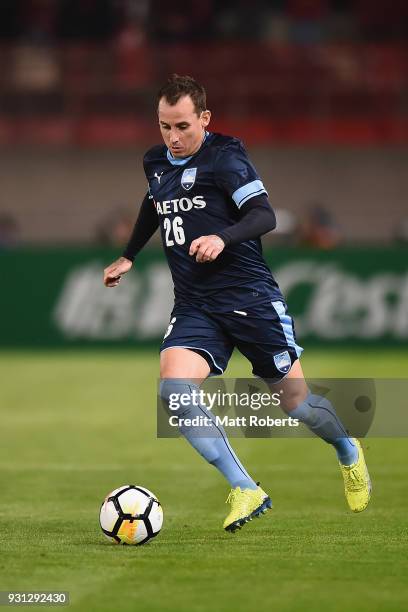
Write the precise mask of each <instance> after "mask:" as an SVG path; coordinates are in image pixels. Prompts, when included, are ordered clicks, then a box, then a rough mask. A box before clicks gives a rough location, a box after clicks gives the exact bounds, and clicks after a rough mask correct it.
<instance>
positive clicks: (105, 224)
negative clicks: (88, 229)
mask: <svg viewBox="0 0 408 612" xmlns="http://www.w3.org/2000/svg"><path fill="white" fill-rule="evenodd" d="M135 218H136V215H135V213H134V212H132V213H130V212H129V211H128V210H126V209H123V208H122V209H119V210H114V211H112V212H111V213H110V214H109V215H108V216H107V217H106V219H104V220H103V221H102V223H101V224H100V226H99V227H98V229H97V234H96V239H97V242H98V244H103V245H107V246H115V247H123V246H124V245H125V244H127V242H128V240H129V238H130V234H131V233H132V230H133V226H134V224H135Z"/></svg>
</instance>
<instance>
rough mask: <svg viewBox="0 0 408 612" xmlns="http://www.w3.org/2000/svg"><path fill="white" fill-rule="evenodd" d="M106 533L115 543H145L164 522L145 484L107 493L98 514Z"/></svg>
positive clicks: (120, 488)
mask: <svg viewBox="0 0 408 612" xmlns="http://www.w3.org/2000/svg"><path fill="white" fill-rule="evenodd" d="M99 523H100V525H101V529H102V531H103V533H104V534H105V536H106V537H107V538H108V540H110V541H111V542H116V543H117V544H131V545H140V544H146V542H148V541H149V540H151V539H152V538H154V537H155V536H157V534H158V533H159V532H160V529H161V527H162V524H163V510H162V507H161V505H160V502H159V500H158V499H157V497H156V496H155V495H154V494H153V493H152V492H151V491H149V489H145V488H144V487H139V486H135V485H125V486H123V487H119V488H118V489H115V490H114V491H112V492H111V493H109V495H107V496H106V498H105V501H104V502H103V504H102V506H101V511H100V513H99Z"/></svg>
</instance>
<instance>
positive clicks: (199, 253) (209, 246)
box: [190, 235, 225, 263]
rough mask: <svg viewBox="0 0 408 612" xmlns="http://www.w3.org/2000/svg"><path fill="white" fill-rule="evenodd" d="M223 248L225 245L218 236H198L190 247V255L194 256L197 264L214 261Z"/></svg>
mask: <svg viewBox="0 0 408 612" xmlns="http://www.w3.org/2000/svg"><path fill="white" fill-rule="evenodd" d="M224 248H225V243H224V241H223V240H221V238H220V237H219V236H215V235H211V236H200V238H196V239H195V240H193V242H192V243H191V245H190V255H191V256H193V255H195V256H196V258H195V259H196V261H197V262H198V263H208V262H210V261H214V259H216V258H217V257H218V255H219V254H220V253H221V251H223V250H224Z"/></svg>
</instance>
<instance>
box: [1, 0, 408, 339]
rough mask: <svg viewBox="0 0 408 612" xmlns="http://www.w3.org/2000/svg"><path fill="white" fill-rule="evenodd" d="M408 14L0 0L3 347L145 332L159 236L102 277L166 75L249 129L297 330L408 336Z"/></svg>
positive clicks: (364, 5)
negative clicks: (114, 274) (178, 77)
mask: <svg viewBox="0 0 408 612" xmlns="http://www.w3.org/2000/svg"><path fill="white" fill-rule="evenodd" d="M390 6H392V8H390ZM407 24H408V5H407V3H406V2H404V1H403V0H395V1H393V2H392V5H390V3H389V2H386V1H385V0H376V1H375V2H372V1H371V0H347V1H340V0H286V1H285V0H274V1H271V2H267V1H259V0H258V1H254V2H251V3H248V2H244V1H243V2H241V1H235V2H231V1H229V0H226V1H218V0H199V1H197V2H183V1H174V2H159V1H156V0H3V1H2V2H1V3H0V62H1V66H2V70H1V75H0V156H1V163H0V184H1V192H0V249H1V257H2V260H3V263H4V270H5V274H6V286H7V291H5V292H4V295H3V299H2V305H1V308H2V311H3V316H2V317H1V321H2V323H1V342H2V343H3V344H4V345H7V346H13V345H27V346H29V345H33V346H42V345H43V346H46V345H48V346H49V345H67V344H71V345H72V344H77V343H80V342H85V343H94V344H95V343H96V344H99V343H105V344H109V345H116V344H118V345H119V344H124V343H126V344H129V345H133V346H136V345H137V344H138V343H143V342H148V341H152V342H156V343H157V340H158V339H159V338H160V336H161V334H162V331H163V329H164V327H165V326H166V322H167V319H168V312H169V307H170V305H171V285H170V281H169V276H168V273H167V270H166V268H165V265H164V264H163V261H162V257H161V255H160V251H159V250H158V249H159V244H158V236H156V237H155V238H154V239H153V240H152V243H151V245H150V247H149V248H148V249H146V252H145V254H144V255H143V257H142V258H141V259H140V262H139V266H136V270H135V271H134V273H132V277H131V279H129V281H128V282H127V283H124V284H123V286H121V287H120V288H119V289H118V290H117V291H116V292H108V291H105V290H104V289H103V287H102V286H101V283H100V274H101V270H102V268H103V266H104V265H105V264H106V263H107V262H109V260H110V259H111V258H112V257H116V255H117V254H118V253H120V250H121V248H122V245H123V244H124V243H125V242H126V240H127V237H128V235H129V232H130V230H131V228H132V225H133V222H134V219H135V217H136V214H137V210H138V206H139V203H140V201H141V199H142V197H143V195H144V193H145V179H144V176H143V170H142V167H141V158H142V154H143V151H144V150H145V149H146V148H147V147H149V146H151V145H152V144H153V143H155V142H157V141H158V139H159V133H158V130H157V125H156V117H155V94H156V91H157V88H158V86H159V85H160V84H161V83H162V82H163V81H164V80H165V78H166V77H167V76H168V75H169V74H170V73H172V72H177V73H180V74H191V75H193V76H195V77H196V78H197V79H198V80H199V81H201V82H203V83H204V84H205V86H206V87H207V91H208V101H209V107H210V109H211V110H212V111H213V122H212V129H213V130H214V131H223V132H225V133H231V134H234V135H237V136H239V137H241V138H242V139H243V140H244V142H245V143H246V145H247V147H248V149H249V151H250V154H251V157H252V158H253V160H254V162H255V164H256V166H257V168H258V169H259V172H260V174H261V176H262V177H263V179H264V182H265V183H266V185H267V187H268V190H269V193H270V200H271V202H272V204H273V206H274V207H275V208H276V209H277V216H278V229H277V231H275V232H273V233H271V235H269V236H266V237H265V239H264V244H265V248H266V252H267V257H268V259H269V261H270V263H271V266H272V269H273V270H274V271H275V273H276V276H277V278H278V280H279V281H280V283H281V285H282V287H283V289H284V291H286V294H287V297H288V300H289V304H290V306H291V309H292V311H293V312H294V314H296V315H297V321H298V334H299V337H300V340H301V341H303V342H304V341H309V340H310V341H317V342H319V341H322V342H325V341H328V340H330V341H332V342H336V343H340V342H343V341H345V340H347V341H349V342H350V341H351V342H357V343H369V342H373V341H375V342H387V343H401V342H405V341H406V339H407V337H408V276H407V270H406V253H407V251H406V248H407V244H408V207H407V194H408V172H407V150H408V88H407V83H408V80H407V76H408V54H407V28H408V26H407ZM34 271H36V272H34ZM27 295H30V306H31V307H30V312H29V313H27V310H26V296H27Z"/></svg>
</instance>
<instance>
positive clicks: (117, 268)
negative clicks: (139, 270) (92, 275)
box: [103, 257, 133, 287]
mask: <svg viewBox="0 0 408 612" xmlns="http://www.w3.org/2000/svg"><path fill="white" fill-rule="evenodd" d="M132 265H133V262H132V261H130V259H126V257H119V259H117V260H116V261H114V262H113V263H112V264H111V265H110V266H108V267H107V268H105V270H104V271H103V282H104V285H105V287H116V286H117V285H119V283H120V279H121V278H122V275H123V274H126V272H129V270H130V268H131V267H132Z"/></svg>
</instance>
